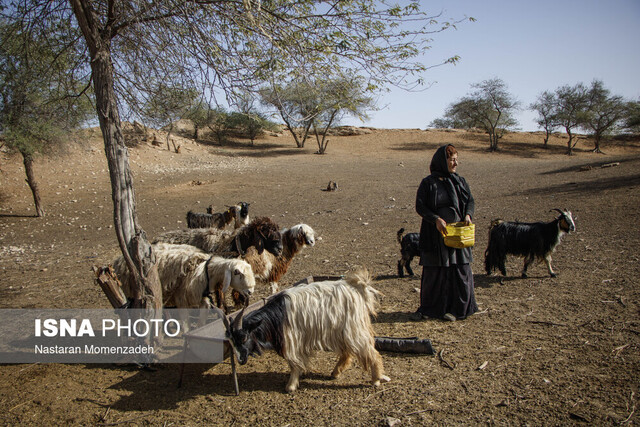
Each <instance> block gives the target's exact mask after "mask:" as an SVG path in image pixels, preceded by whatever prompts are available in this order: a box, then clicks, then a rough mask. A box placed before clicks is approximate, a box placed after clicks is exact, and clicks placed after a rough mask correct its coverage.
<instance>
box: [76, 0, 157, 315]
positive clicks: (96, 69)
mask: <svg viewBox="0 0 640 427" xmlns="http://www.w3.org/2000/svg"><path fill="white" fill-rule="evenodd" d="M70 1H71V5H72V7H73V12H74V14H75V16H76V18H77V20H78V24H79V26H80V29H81V30H82V33H83V35H84V38H85V40H86V42H87V46H88V48H89V53H90V56H91V71H92V80H93V85H94V91H95V96H96V109H97V113H98V120H99V122H100V129H101V130H102V137H103V139H104V150H105V154H106V157H107V164H108V166H109V177H110V179H111V197H112V200H113V221H114V225H115V232H116V236H117V239H118V243H119V245H120V250H121V251H122V254H123V256H124V260H125V261H126V264H127V266H128V267H129V270H130V271H131V273H132V276H133V277H135V278H136V280H135V282H136V285H135V287H134V289H133V295H132V296H133V300H134V301H133V304H132V308H148V309H152V308H155V309H160V308H161V307H162V289H161V286H160V281H159V278H158V270H157V267H156V263H155V255H154V254H153V251H152V250H151V245H150V244H149V241H148V240H147V237H146V234H145V232H144V230H143V229H142V228H141V227H140V226H139V224H138V218H137V214H136V202H135V193H134V190H133V180H132V177H131V171H130V169H129V151H128V149H127V147H126V145H125V143H124V136H123V134H122V126H121V122H120V113H119V111H118V105H117V101H116V95H115V91H114V89H113V88H114V84H113V83H114V82H113V63H112V61H111V40H110V36H111V29H110V28H102V27H101V24H100V19H99V18H98V16H97V14H96V12H95V11H94V10H93V9H92V7H91V2H90V1H89V0H70Z"/></svg>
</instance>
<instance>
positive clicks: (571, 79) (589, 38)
mask: <svg viewBox="0 0 640 427" xmlns="http://www.w3.org/2000/svg"><path fill="white" fill-rule="evenodd" d="M421 3H422V4H423V8H424V9H425V10H427V11H428V12H429V13H432V14H435V13H438V12H439V11H440V10H442V11H443V15H444V17H452V18H460V17H463V16H465V15H466V16H472V17H474V18H476V20H477V21H476V22H472V23H464V24H460V25H459V26H458V29H457V30H449V31H446V32H444V33H440V34H436V35H435V36H434V42H433V47H432V49H431V51H430V52H429V53H428V54H427V56H426V57H425V61H424V62H425V63H426V64H430V63H437V62H439V61H442V60H443V59H446V58H448V57H450V56H453V55H459V56H460V57H461V60H460V62H459V63H458V64H457V65H455V66H453V65H445V66H442V67H438V68H435V69H432V70H430V71H428V72H427V73H426V74H425V77H426V80H427V81H428V82H433V85H432V86H431V88H430V89H428V90H426V91H424V92H419V93H408V92H405V91H400V90H394V91H392V92H391V93H388V94H385V95H384V96H383V97H382V98H381V99H380V101H379V107H383V106H385V105H386V107H385V108H383V109H382V110H380V111H377V112H373V113H371V120H369V121H367V122H366V123H364V124H363V123H362V122H360V121H357V120H354V119H347V120H344V121H343V122H345V123H346V124H353V125H358V126H363V125H365V126H372V127H377V128H421V129H424V128H426V127H427V125H428V124H429V123H430V122H431V121H432V120H433V119H435V118H438V117H442V114H443V113H444V110H445V108H446V107H447V106H448V105H449V104H450V103H452V102H454V101H456V100H457V99H459V98H460V97H462V96H464V95H465V94H467V93H468V92H469V91H470V89H471V88H470V85H471V84H472V83H478V82H480V81H482V80H486V79H490V78H493V77H498V78H500V79H502V80H503V81H504V82H505V83H506V84H507V86H508V88H509V90H510V92H511V93H512V94H513V95H515V96H516V97H517V98H518V100H520V101H521V103H522V105H523V107H525V108H526V107H528V105H529V104H530V103H531V102H533V101H535V99H536V97H537V95H538V94H539V93H540V92H542V91H544V90H554V89H556V88H557V87H559V86H562V85H565V84H570V85H573V84H576V83H578V82H583V83H585V84H589V83H590V82H591V81H592V80H593V79H600V80H602V81H603V82H604V84H605V86H606V87H607V88H608V89H610V90H611V91H612V93H614V94H617V95H622V96H623V97H625V98H627V99H640V0H609V1H603V0H582V1H578V0H555V1H551V0H537V1H522V0H511V1H509V0H449V1H447V0H437V1H422V2H421ZM534 117H535V114H534V113H533V112H532V111H525V110H523V111H522V112H521V113H519V114H518V115H517V118H518V120H519V121H520V127H521V129H522V130H525V131H529V130H537V126H536V124H535V122H534Z"/></svg>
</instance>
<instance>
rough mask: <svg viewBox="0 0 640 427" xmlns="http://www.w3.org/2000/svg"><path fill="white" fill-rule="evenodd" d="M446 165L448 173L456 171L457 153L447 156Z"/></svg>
mask: <svg viewBox="0 0 640 427" xmlns="http://www.w3.org/2000/svg"><path fill="white" fill-rule="evenodd" d="M447 167H448V168H449V173H454V172H455V171H456V169H457V168H458V153H455V154H453V155H452V156H451V157H448V158H447Z"/></svg>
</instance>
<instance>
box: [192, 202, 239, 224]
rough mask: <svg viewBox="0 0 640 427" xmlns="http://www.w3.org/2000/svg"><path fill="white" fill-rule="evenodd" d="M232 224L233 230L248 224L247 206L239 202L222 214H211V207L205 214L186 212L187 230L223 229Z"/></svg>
mask: <svg viewBox="0 0 640 427" xmlns="http://www.w3.org/2000/svg"><path fill="white" fill-rule="evenodd" d="M232 221H233V222H234V228H240V227H242V226H243V225H247V224H248V223H249V204H248V203H246V202H240V203H238V204H237V205H235V206H228V207H227V210H226V211H224V212H216V213H213V209H212V207H211V206H209V208H208V209H207V213H196V212H192V211H189V212H187V227H188V228H217V229H223V228H225V227H226V226H227V225H229V224H231V222H232Z"/></svg>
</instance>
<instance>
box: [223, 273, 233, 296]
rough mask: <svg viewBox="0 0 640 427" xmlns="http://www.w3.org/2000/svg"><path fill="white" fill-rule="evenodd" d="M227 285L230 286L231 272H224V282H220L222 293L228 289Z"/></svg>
mask: <svg viewBox="0 0 640 427" xmlns="http://www.w3.org/2000/svg"><path fill="white" fill-rule="evenodd" d="M229 285H231V271H229V270H225V272H224V280H223V281H222V293H225V292H227V289H229Z"/></svg>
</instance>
